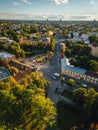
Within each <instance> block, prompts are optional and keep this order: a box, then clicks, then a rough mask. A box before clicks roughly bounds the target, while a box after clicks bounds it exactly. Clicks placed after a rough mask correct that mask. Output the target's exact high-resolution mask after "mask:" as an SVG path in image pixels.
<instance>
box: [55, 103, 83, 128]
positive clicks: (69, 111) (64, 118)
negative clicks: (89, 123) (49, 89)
mask: <svg viewBox="0 0 98 130" xmlns="http://www.w3.org/2000/svg"><path fill="white" fill-rule="evenodd" d="M57 114H58V116H57V124H58V127H59V128H60V130H85V129H84V128H83V129H81V128H79V129H72V128H74V127H80V126H81V124H83V123H84V122H85V119H84V115H83V113H80V112H77V111H76V110H75V109H73V108H72V107H70V106H67V105H66V104H65V103H64V102H63V101H61V102H59V103H58V104H57Z"/></svg>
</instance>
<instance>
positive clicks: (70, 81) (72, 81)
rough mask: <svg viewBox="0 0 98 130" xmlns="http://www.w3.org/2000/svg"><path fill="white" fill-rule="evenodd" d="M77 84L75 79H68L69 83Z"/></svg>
mask: <svg viewBox="0 0 98 130" xmlns="http://www.w3.org/2000/svg"><path fill="white" fill-rule="evenodd" d="M75 84H76V81H75V80H74V79H68V85H70V86H73V85H75Z"/></svg>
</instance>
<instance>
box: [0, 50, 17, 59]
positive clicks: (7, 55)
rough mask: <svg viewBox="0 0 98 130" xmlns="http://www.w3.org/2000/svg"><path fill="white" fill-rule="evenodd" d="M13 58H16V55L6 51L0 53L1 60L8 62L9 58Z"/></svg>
mask: <svg viewBox="0 0 98 130" xmlns="http://www.w3.org/2000/svg"><path fill="white" fill-rule="evenodd" d="M13 56H15V55H13V54H10V53H8V52H5V51H2V52H1V53H0V58H1V59H3V60H6V59H8V58H12V57H13Z"/></svg>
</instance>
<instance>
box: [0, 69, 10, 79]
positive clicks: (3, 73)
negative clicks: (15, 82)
mask: <svg viewBox="0 0 98 130" xmlns="http://www.w3.org/2000/svg"><path fill="white" fill-rule="evenodd" d="M9 76H10V73H9V72H8V70H7V69H5V68H4V67H0V81H1V80H3V79H6V78H8V77H9Z"/></svg>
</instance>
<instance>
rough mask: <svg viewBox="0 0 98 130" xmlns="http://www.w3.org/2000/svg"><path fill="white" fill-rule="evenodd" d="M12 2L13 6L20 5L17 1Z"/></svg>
mask: <svg viewBox="0 0 98 130" xmlns="http://www.w3.org/2000/svg"><path fill="white" fill-rule="evenodd" d="M12 4H13V5H15V6H18V5H20V3H18V2H13V3H12Z"/></svg>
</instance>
